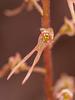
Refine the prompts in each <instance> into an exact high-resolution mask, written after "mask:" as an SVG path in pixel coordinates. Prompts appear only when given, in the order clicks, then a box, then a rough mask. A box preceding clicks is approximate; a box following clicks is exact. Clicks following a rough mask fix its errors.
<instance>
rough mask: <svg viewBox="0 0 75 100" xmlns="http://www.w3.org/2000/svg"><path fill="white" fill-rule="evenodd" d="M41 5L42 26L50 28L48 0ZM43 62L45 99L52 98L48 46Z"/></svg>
mask: <svg viewBox="0 0 75 100" xmlns="http://www.w3.org/2000/svg"><path fill="white" fill-rule="evenodd" d="M42 5H43V17H42V27H44V28H46V29H47V28H50V0H42ZM44 63H45V68H46V71H47V73H46V74H45V77H44V81H45V91H46V96H47V100H54V97H53V91H51V89H52V87H53V74H52V56H51V50H50V48H49V46H47V47H46V48H45V50H44Z"/></svg>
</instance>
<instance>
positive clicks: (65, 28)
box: [50, 0, 75, 48]
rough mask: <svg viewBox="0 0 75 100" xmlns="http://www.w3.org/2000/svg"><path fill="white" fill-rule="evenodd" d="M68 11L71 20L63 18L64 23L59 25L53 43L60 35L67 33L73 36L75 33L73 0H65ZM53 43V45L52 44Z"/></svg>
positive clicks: (74, 2)
mask: <svg viewBox="0 0 75 100" xmlns="http://www.w3.org/2000/svg"><path fill="white" fill-rule="evenodd" d="M67 3H68V6H69V9H70V12H71V16H72V20H69V19H68V18H66V17H65V18H64V24H63V25H62V26H61V28H60V30H59V31H58V33H57V34H56V35H55V37H54V43H55V42H56V41H57V40H58V39H59V38H60V37H61V36H62V35H67V36H70V37H71V36H74V35H75V11H74V5H73V4H75V0H67ZM54 43H53V45H54ZM53 45H51V47H50V48H52V47H53Z"/></svg>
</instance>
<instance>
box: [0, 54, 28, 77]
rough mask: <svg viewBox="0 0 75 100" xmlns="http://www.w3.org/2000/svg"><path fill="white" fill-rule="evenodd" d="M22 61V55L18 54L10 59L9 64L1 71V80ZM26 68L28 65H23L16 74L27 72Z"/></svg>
mask: <svg viewBox="0 0 75 100" xmlns="http://www.w3.org/2000/svg"><path fill="white" fill-rule="evenodd" d="M21 59H22V58H21V55H20V53H16V56H12V57H10V58H9V61H8V63H7V64H5V65H4V66H3V67H2V69H0V78H2V77H3V76H4V75H5V74H6V73H7V72H8V71H10V70H12V69H13V68H14V67H15V66H16V65H17V64H18V63H19V62H20V61H21ZM26 67H27V64H26V63H24V64H22V65H21V66H20V68H19V69H18V70H17V71H16V72H15V74H18V73H19V72H20V71H23V70H25V68H26Z"/></svg>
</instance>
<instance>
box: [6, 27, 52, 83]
mask: <svg viewBox="0 0 75 100" xmlns="http://www.w3.org/2000/svg"><path fill="white" fill-rule="evenodd" d="M53 36H54V32H53V29H52V28H48V29H44V28H43V30H42V31H41V34H40V36H39V38H38V43H37V45H36V46H35V47H34V49H33V50H32V51H31V52H30V53H29V54H28V55H26V56H25V57H24V58H23V59H22V61H21V62H20V63H19V64H18V65H17V66H16V67H15V68H14V69H13V70H12V71H11V73H10V74H9V76H8V78H7V80H8V79H9V78H10V77H11V76H12V75H13V73H14V72H15V71H16V70H17V69H18V68H19V67H20V66H21V65H22V64H23V63H24V62H26V60H28V58H29V57H30V56H31V55H32V54H33V53H34V52H35V51H37V55H36V57H35V59H34V61H33V64H32V66H31V68H30V69H29V71H28V73H27V75H26V76H25V78H24V80H23V82H22V84H24V83H25V82H26V81H27V79H28V78H29V76H30V75H31V73H32V71H33V69H34V66H35V65H36V64H37V62H38V61H39V59H40V56H41V54H42V52H43V51H44V49H45V48H46V47H47V46H49V45H51V44H52V43H53Z"/></svg>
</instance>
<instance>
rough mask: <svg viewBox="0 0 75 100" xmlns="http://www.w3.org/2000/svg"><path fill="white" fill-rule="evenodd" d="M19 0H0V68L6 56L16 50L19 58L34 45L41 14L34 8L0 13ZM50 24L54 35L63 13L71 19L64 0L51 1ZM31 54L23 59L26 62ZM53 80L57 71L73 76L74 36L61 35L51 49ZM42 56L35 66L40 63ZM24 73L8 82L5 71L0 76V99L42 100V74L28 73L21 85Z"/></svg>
mask: <svg viewBox="0 0 75 100" xmlns="http://www.w3.org/2000/svg"><path fill="white" fill-rule="evenodd" d="M22 1H23V0H0V68H2V66H3V65H4V64H5V63H7V62H8V58H9V57H10V56H14V55H15V54H16V52H20V53H21V55H22V57H24V56H25V55H26V54H28V53H29V52H30V51H31V50H32V49H33V48H34V46H35V45H36V43H37V39H38V36H39V34H40V31H39V28H40V27H41V16H40V14H39V13H38V12H37V10H36V9H35V8H34V9H33V10H32V11H30V12H27V11H26V10H25V9H24V10H23V11H22V12H21V13H20V14H19V15H17V16H14V17H6V16H4V14H3V13H4V11H5V9H14V8H16V7H18V6H20V4H21V3H22ZM50 13H51V17H50V18H51V27H52V28H53V29H54V31H55V34H56V33H57V31H58V30H59V28H60V26H61V25H62V24H63V22H64V21H63V18H64V16H67V17H68V18H71V16H70V12H69V9H68V5H67V2H66V0H51V12H50ZM34 57H35V54H34V55H33V56H32V57H31V58H30V59H29V60H28V61H27V62H28V64H29V65H31V64H32V61H33V59H34ZM52 59H53V75H54V83H55V82H56V80H57V79H58V78H59V77H60V75H61V73H67V74H68V75H72V76H73V75H75V72H74V70H75V36H74V37H68V36H62V37H61V38H60V39H59V40H58V41H57V42H56V43H55V45H54V47H53V49H52ZM43 63H44V61H43V57H41V59H40V61H39V62H38V64H37V65H40V66H43ZM25 75H26V72H23V73H20V74H18V75H14V76H13V77H12V78H11V79H10V80H9V81H7V80H6V78H7V76H8V74H7V75H6V76H5V77H3V78H2V79H0V100H46V98H45V93H44V83H43V76H42V75H41V74H38V73H32V75H31V77H30V78H29V80H28V81H27V82H26V84H24V85H23V86H21V81H22V80H23V78H24V76H25Z"/></svg>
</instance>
